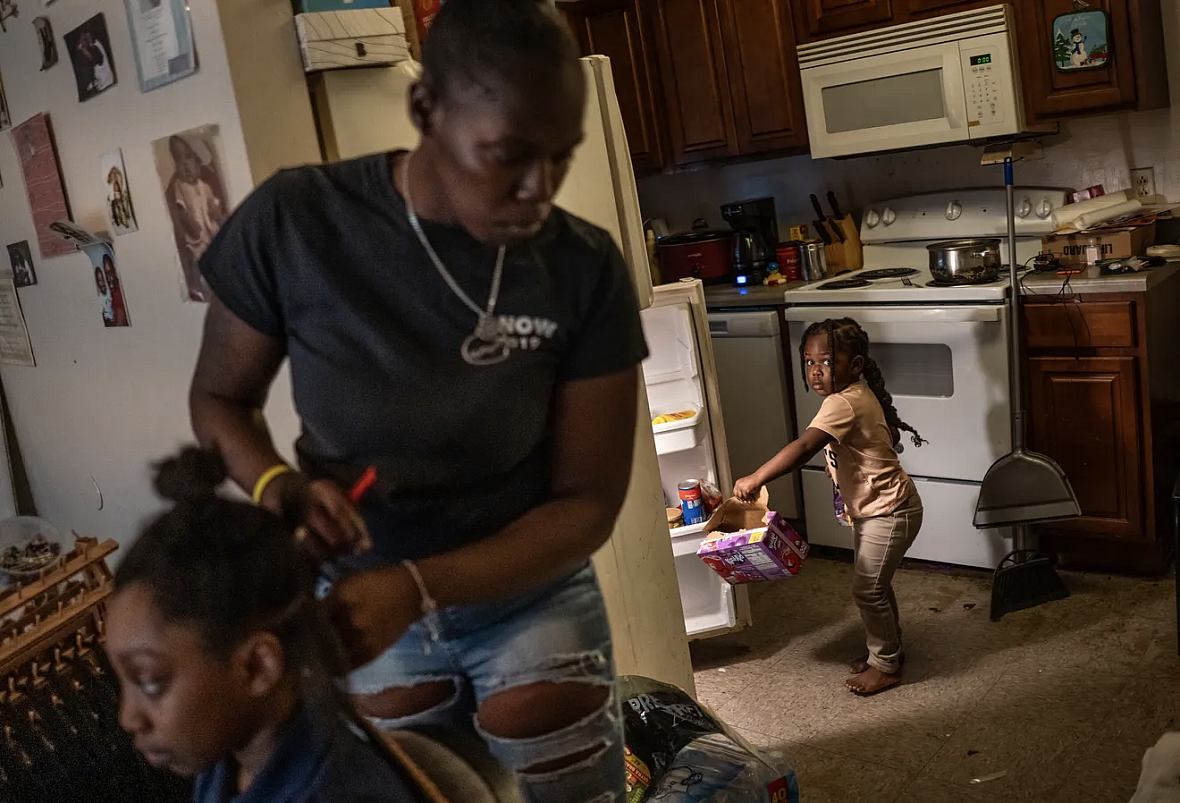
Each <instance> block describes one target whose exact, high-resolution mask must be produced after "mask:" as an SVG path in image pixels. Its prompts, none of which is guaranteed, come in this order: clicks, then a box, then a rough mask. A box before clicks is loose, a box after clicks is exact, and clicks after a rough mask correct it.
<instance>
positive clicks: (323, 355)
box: [201, 153, 647, 560]
mask: <svg viewBox="0 0 1180 803" xmlns="http://www.w3.org/2000/svg"><path fill="white" fill-rule="evenodd" d="M392 160H393V154H389V153H386V154H379V155H375V156H367V157H363V158H361V159H355V160H352V161H348V162H341V163H337V164H332V165H322V166H312V167H302V168H297V169H293V170H284V171H282V172H280V173H278V174H277V175H275V176H273V177H272V178H271V179H269V180H268V181H267V182H265V183H264V184H263V185H262V186H261V187H259V188H258V189H257V190H256V191H255V192H254V193H253V194H252V195H251V196H250V197H248V198H247V199H246V200H245V201H244V202H243V203H242V205H241V206H240V207H239V208H238V209H237V210H236V211H235V212H234V214H233V215H232V216H231V217H230V219H229V220H228V221H226V223H225V225H224V226H223V227H222V229H221V231H220V233H219V234H218V236H217V238H216V239H215V240H214V242H213V244H212V245H211V246H210V247H209V249H208V251H206V253H205V255H204V257H203V258H202V260H201V271H202V273H203V274H204V275H205V278H206V279H207V280H208V282H209V285H210V286H211V287H212V288H213V291H214V292H215V293H216V294H217V297H218V298H219V299H220V300H221V301H222V303H224V304H225V306H226V307H228V308H229V309H230V310H231V311H232V312H233V313H234V314H235V315H237V316H238V317H239V318H241V319H242V320H243V321H245V322H246V323H247V324H249V325H250V326H251V327H253V328H255V329H257V330H258V331H260V332H262V333H265V334H268V335H272V336H275V337H280V338H283V339H284V340H285V342H286V347H287V354H288V357H289V359H290V362H291V374H292V379H293V383H294V395H295V406H296V409H297V410H298V412H299V415H300V416H301V418H302V423H303V433H302V435H301V437H300V439H299V442H298V444H297V450H298V453H299V457H300V460H301V462H302V463H303V466H304V468H305V469H307V470H308V471H310V472H311V473H313V474H315V475H320V476H329V477H332V478H334V479H336V480H338V481H339V482H341V483H342V484H343V485H346V486H348V485H351V483H352V482H353V481H354V480H355V479H356V478H357V477H358V476H359V475H360V474H361V473H362V472H363V471H364V469H365V468H366V467H367V466H370V465H371V466H374V467H375V468H376V469H377V475H378V482H377V485H376V486H375V487H374V490H373V492H371V493H369V494H368V495H367V496H366V498H365V500H364V502H363V503H362V505H361V511H362V513H363V514H364V515H365V517H366V519H367V520H368V522H369V526H370V529H371V530H372V535H373V539H374V546H375V551H376V552H377V553H378V554H379V556H381V557H383V558H385V559H389V560H397V559H402V558H421V557H425V556H427V555H431V554H436V553H438V552H442V551H446V550H448V549H453V548H455V547H456V546H459V545H461V544H464V543H468V542H471V541H475V540H478V539H480V538H483V537H486V536H488V535H491V534H493V533H494V532H495V531H497V530H499V529H500V528H502V527H504V526H505V525H507V524H508V523H510V522H512V521H513V520H515V519H516V518H518V517H519V516H520V515H522V514H523V513H524V512H526V511H527V510H528V509H530V508H531V507H534V506H536V505H537V504H539V503H541V502H543V501H545V500H546V498H547V497H548V495H549V493H550V484H551V482H550V479H551V478H550V468H551V452H552V435H553V426H554V416H553V402H554V398H555V390H556V388H557V387H558V385H560V384H561V383H562V382H566V381H569V380H577V379H583V378H590V377H596V376H604V375H607V374H611V373H615V372H618V371H621V370H624V369H627V368H631V367H633V366H635V365H637V364H638V363H639V362H641V361H642V360H643V358H644V357H645V356H646V355H647V347H646V344H645V343H644V339H643V332H642V329H641V326H640V320H639V310H638V305H637V304H636V300H635V292H634V287H633V285H632V280H631V275H630V272H629V271H628V269H627V266H626V264H625V263H624V261H623V258H622V255H621V254H620V253H619V250H618V248H617V247H616V246H615V244H614V242H613V241H612V240H611V238H610V235H608V234H607V233H606V232H605V231H603V230H602V229H599V228H597V227H595V226H592V225H591V224H589V223H587V222H585V221H583V220H581V219H579V218H577V217H575V216H573V215H571V214H568V213H567V212H564V211H562V210H560V209H555V210H554V211H553V214H552V215H551V216H550V218H549V220H548V221H547V222H546V224H545V226H544V228H543V229H542V231H541V232H540V233H539V234H538V235H537V236H536V237H534V238H533V239H531V240H530V241H528V242H527V243H525V244H523V245H521V246H518V247H516V248H512V249H510V250H509V252H508V255H507V258H506V260H505V264H504V274H503V283H502V287H501V290H500V298H499V303H498V304H497V307H496V315H497V318H498V319H499V321H500V325H501V327H502V328H503V330H504V331H506V332H507V333H508V334H509V335H510V344H511V346H512V348H511V353H510V356H509V358H508V359H507V360H506V361H505V362H503V363H500V364H497V365H489V366H478V367H477V366H471V365H468V364H467V363H466V362H464V361H463V359H462V357H461V356H460V348H461V346H462V343H463V341H464V339H465V338H466V337H467V336H469V335H470V334H471V333H472V330H473V329H474V328H475V324H476V320H477V319H476V315H475V313H474V312H473V311H472V310H470V309H469V308H468V307H467V306H466V305H465V304H463V302H461V301H460V300H459V298H458V297H457V296H456V295H455V294H454V293H453V292H452V291H451V289H450V288H449V287H448V286H447V285H446V283H445V282H444V280H443V279H442V277H441V276H440V275H439V273H438V271H437V270H436V269H435V267H434V265H433V264H432V263H431V262H430V260H429V257H428V256H427V254H426V252H425V250H424V249H423V248H422V245H421V244H420V243H419V242H418V240H417V238H416V237H415V235H414V232H413V230H412V229H411V228H410V225H409V221H408V220H407V218H406V210H405V202H404V200H403V199H402V197H401V195H400V194H399V193H398V192H397V190H396V189H395V188H394V185H393V180H392V163H393V162H392ZM423 227H424V230H425V232H426V235H427V237H428V238H429V240H430V242H431V244H432V245H433V246H434V248H435V250H436V251H437V253H438V255H439V257H440V258H441V259H442V261H443V264H444V265H445V266H446V267H447V268H448V270H449V271H450V272H451V274H452V275H453V276H454V277H455V279H456V281H457V282H458V283H459V285H460V286H461V287H462V288H463V290H464V291H465V292H466V293H467V294H468V296H470V297H471V299H472V300H473V301H475V303H476V304H478V305H480V306H481V307H482V306H483V305H484V304H485V302H486V301H487V298H488V291H489V289H490V285H491V277H492V273H493V267H494V265H495V261H496V251H495V249H492V248H488V247H486V246H484V245H481V244H480V243H479V242H477V241H476V240H474V239H473V238H472V237H471V236H470V235H468V234H467V233H466V232H465V231H463V230H461V229H457V228H452V227H447V226H440V225H435V224H431V223H430V222H428V221H423ZM554 526H555V527H560V526H561V522H554Z"/></svg>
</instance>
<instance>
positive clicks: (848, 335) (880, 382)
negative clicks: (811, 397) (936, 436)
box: [799, 318, 929, 446]
mask: <svg viewBox="0 0 1180 803" xmlns="http://www.w3.org/2000/svg"><path fill="white" fill-rule="evenodd" d="M821 335H827V336H828V350H829V351H830V352H831V354H832V355H833V356H835V354H836V353H837V352H841V353H845V354H848V356H849V357H850V358H853V357H862V358H863V359H864V368H862V369H861V376H863V377H864V380H865V383H866V384H867V385H868V386H869V389H870V390H872V391H873V395H874V396H876V397H877V401H878V402H880V403H881V409H882V410H883V411H884V412H885V423H887V424H888V425H889V429H890V430H891V431H892V432H893V433H894V436H895V437H894V440H895V441H896V439H897V434H898V432H899V431H901V430H904V431H906V432H908V433H910V440H911V441H913V444H914V446H921V445H922V444H924V443H929V441H927V440H926V439H925V438H923V437H922V436H921V435H919V434H918V431H917V430H916V429H914V428H913V427H912V426H910V425H909V424H907V423H906V422H905V421H902V420H901V416H900V415H898V412H897V408H896V407H895V406H894V404H893V396H891V395H890V393H889V390H888V389H887V388H886V387H885V377H884V376H883V375H882V374H881V367H880V366H879V365H877V362H876V360H874V359H873V358H872V357H870V356H869V336H868V334H867V333H866V332H865V330H864V329H862V328H861V326H860V324H859V323H857V322H856V321H854V320H853V319H852V318H838V319H832V318H829V319H828V320H826V321H820V322H819V323H813V324H812V325H811V326H809V327H807V330H806V331H805V332H804V333H803V337H802V338H801V339H800V340H799V373H800V374H801V375H802V377H803V389H804V390H805V391H806V390H807V385H808V383H807V361H806V359H805V358H804V352H805V351H806V349H807V341H808V340H811V338H813V337H817V336H821ZM832 392H833V393H835V392H836V377H835V372H834V371H833V372H832Z"/></svg>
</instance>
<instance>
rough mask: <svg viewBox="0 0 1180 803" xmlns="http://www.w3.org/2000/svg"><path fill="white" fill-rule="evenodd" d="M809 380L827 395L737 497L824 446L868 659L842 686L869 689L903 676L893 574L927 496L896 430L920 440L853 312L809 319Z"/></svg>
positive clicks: (802, 355) (805, 346) (805, 358)
mask: <svg viewBox="0 0 1180 803" xmlns="http://www.w3.org/2000/svg"><path fill="white" fill-rule="evenodd" d="M799 362H800V369H801V371H802V373H803V381H804V384H805V385H806V386H809V387H810V388H811V389H812V390H814V391H815V392H816V394H817V395H819V396H820V397H822V398H823V405H822V406H821V407H820V409H819V413H818V414H817V415H816V417H815V419H814V420H813V421H812V422H811V424H810V425H809V426H808V427H807V430H806V431H805V432H804V433H803V434H802V435H800V436H799V437H798V438H797V439H796V440H794V441H792V442H791V443H789V444H787V446H786V448H784V449H783V450H782V451H781V452H779V453H778V454H777V455H775V456H774V457H772V458H771V459H770V460H769V461H767V463H766V464H765V465H764V466H762V467H761V468H759V469H758V470H757V471H756V472H754V473H753V474H751V475H750V476H748V477H743V478H742V479H740V480H738V481H737V483H736V485H735V486H734V495H735V496H737V497H739V498H742V499H753V498H756V497H757V496H758V493H759V491H760V490H761V488H762V486H763V485H765V484H766V483H768V482H771V481H772V480H775V479H777V478H779V477H781V476H783V475H784V474H788V473H790V472H792V471H795V470H797V469H799V468H801V467H803V466H804V465H805V464H806V463H807V461H808V460H810V459H811V458H812V457H814V456H815V454H816V453H817V452H819V450H820V449H823V450H824V453H825V457H826V459H827V470H828V475H829V476H830V477H831V478H832V481H833V482H834V483H835V486H836V493H837V515H839V514H840V512H841V511H840V509H839V507H840V502H839V500H840V499H842V500H843V506H844V510H845V511H847V515H848V517H850V518H851V521H852V530H853V534H854V541H853V544H854V549H855V553H856V577H855V580H854V583H853V596H855V598H856V604H857V607H859V608H860V615H861V620H862V621H863V622H864V627H865V636H866V640H867V642H868V655H867V656H865V657H864V658H861V659H859V660H857V661H853V663H852V671H853V673H854V674H853V676H852V677H850V678H848V680H847V681H845V683H846V684H847V686H848V688H849V689H851V690H852V691H854V692H856V693H857V694H873V693H875V692H878V691H881V690H883V689H887V688H889V687H890V686H894V685H896V684H897V683H899V682H901V678H900V674H899V673H900V671H901V665H902V663H903V662H904V656H903V653H902V646H901V625H900V623H899V622H898V613H897V600H896V598H895V597H894V595H893V585H892V582H893V573H894V572H895V571H896V570H897V567H898V565H899V564H900V563H901V559H902V557H903V556H904V555H905V552H906V550H907V549H909V547H910V544H912V543H913V542H914V539H915V538H916V537H917V536H918V530H919V529H920V528H921V526H922V500H921V498H920V497H919V496H918V490H917V488H916V487H914V483H913V480H911V479H910V478H909V475H907V474H906V473H905V470H904V469H903V468H902V467H901V461H900V460H899V459H898V457H897V451H896V450H895V448H896V446H897V444H898V442H899V440H900V434H901V433H900V430H903V429H904V430H906V431H907V432H909V433H910V438H911V440H912V441H913V443H914V445H915V446H921V445H922V444H923V443H924V441H923V440H922V438H921V436H920V435H918V433H917V432H916V431H915V430H914V428H913V427H911V426H910V425H909V424H906V423H905V422H904V421H902V420H901V418H900V417H899V416H898V414H897V409H896V408H895V407H894V406H893V397H892V396H890V395H889V391H887V390H886V389H885V380H884V378H883V377H882V376H881V369H880V368H878V367H877V363H875V362H874V361H873V359H872V358H871V357H869V338H868V335H866V334H865V331H864V330H863V329H861V328H860V324H858V323H857V322H856V321H854V320H852V319H851V318H841V319H839V320H827V321H823V322H822V323H816V324H812V325H811V326H810V327H808V329H807V331H806V332H804V334H803V339H802V341H801V342H800V343H799Z"/></svg>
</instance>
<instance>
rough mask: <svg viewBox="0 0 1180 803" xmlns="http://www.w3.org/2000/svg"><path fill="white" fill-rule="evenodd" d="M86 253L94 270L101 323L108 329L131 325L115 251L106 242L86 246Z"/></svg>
mask: <svg viewBox="0 0 1180 803" xmlns="http://www.w3.org/2000/svg"><path fill="white" fill-rule="evenodd" d="M85 250H86V255H87V256H88V257H90V266H91V269H92V270H93V272H94V289H95V291H96V292H97V293H98V303H99V308H100V309H101V310H102V325H103V326H105V327H107V328H108V329H111V328H116V327H124V326H130V325H131V319H130V318H129V317H128V315H127V301H126V299H124V297H123V282H122V280H121V279H120V278H119V269H118V267H117V266H116V264H115V252H114V250H113V249H112V248H111V247H110V246H109V245H107V244H106V243H99V244H98V245H91V246H88V247H87V248H86V249H85Z"/></svg>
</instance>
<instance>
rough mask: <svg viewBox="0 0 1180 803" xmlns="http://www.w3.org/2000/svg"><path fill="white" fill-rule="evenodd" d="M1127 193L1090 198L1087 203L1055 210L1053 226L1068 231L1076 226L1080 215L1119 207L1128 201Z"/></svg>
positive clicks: (1083, 202)
mask: <svg viewBox="0 0 1180 803" xmlns="http://www.w3.org/2000/svg"><path fill="white" fill-rule="evenodd" d="M1127 197H1128V195H1127V191H1126V190H1119V191H1118V192H1112V193H1110V194H1109V195H1099V196H1098V197H1097V198H1090V199H1089V200H1087V201H1079V202H1078V203H1076V204H1069V205H1068V206H1063V207H1061V208H1060V209H1054V210H1053V226H1054V227H1055V228H1056V229H1058V230H1060V229H1067V228H1069V227H1070V226H1072V225H1074V220H1076V219H1077V218H1078V216H1079V215H1085V214H1087V213H1090V212H1097V211H1099V210H1101V209H1106V208H1107V207H1111V206H1117V205H1118V204H1121V203H1123V202H1124V201H1126V200H1127Z"/></svg>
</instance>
